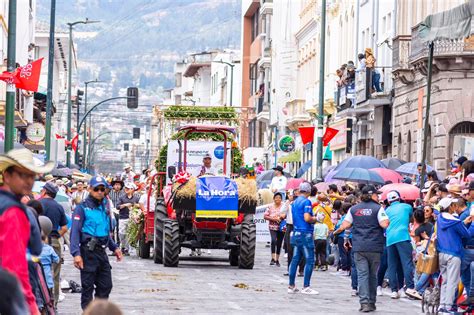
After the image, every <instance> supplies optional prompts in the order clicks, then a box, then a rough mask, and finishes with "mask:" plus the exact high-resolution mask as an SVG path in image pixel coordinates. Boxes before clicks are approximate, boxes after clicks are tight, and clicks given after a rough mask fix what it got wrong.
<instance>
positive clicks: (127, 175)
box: [120, 164, 136, 182]
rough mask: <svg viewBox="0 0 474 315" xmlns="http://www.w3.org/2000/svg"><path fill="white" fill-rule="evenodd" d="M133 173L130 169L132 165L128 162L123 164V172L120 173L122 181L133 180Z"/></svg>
mask: <svg viewBox="0 0 474 315" xmlns="http://www.w3.org/2000/svg"><path fill="white" fill-rule="evenodd" d="M135 175H136V174H135V173H134V172H133V171H132V167H131V166H130V164H125V166H124V167H123V172H122V175H121V176H120V178H121V179H122V180H123V181H124V182H133V178H134V177H135Z"/></svg>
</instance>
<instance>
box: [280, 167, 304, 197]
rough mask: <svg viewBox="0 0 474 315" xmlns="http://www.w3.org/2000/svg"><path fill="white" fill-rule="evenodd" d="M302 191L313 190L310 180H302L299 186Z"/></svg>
mask: <svg viewBox="0 0 474 315" xmlns="http://www.w3.org/2000/svg"><path fill="white" fill-rule="evenodd" d="M280 167H281V166H280ZM299 191H300V192H305V193H309V192H311V184H310V183H308V182H302V183H301V184H300V187H299Z"/></svg>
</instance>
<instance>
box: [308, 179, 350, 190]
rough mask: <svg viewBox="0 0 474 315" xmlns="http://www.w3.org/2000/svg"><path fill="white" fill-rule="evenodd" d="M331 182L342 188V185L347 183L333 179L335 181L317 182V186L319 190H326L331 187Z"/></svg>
mask: <svg viewBox="0 0 474 315" xmlns="http://www.w3.org/2000/svg"><path fill="white" fill-rule="evenodd" d="M331 184H335V185H336V186H337V188H338V189H339V190H340V189H341V188H342V186H344V185H345V184H346V183H345V182H344V181H342V180H337V179H333V181H332V182H330V183H326V182H321V183H317V184H316V185H315V186H316V188H317V189H318V191H322V192H326V191H327V190H328V189H329V185H331Z"/></svg>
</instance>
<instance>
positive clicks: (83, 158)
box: [78, 79, 104, 168]
mask: <svg viewBox="0 0 474 315" xmlns="http://www.w3.org/2000/svg"><path fill="white" fill-rule="evenodd" d="M101 82H104V81H99V80H98V79H95V80H92V81H86V82H84V85H85V89H84V114H85V113H87V87H88V85H89V84H91V83H101ZM89 121H90V119H89ZM78 125H79V124H78ZM90 137H91V135H89V138H90ZM86 153H87V120H86V121H84V136H83V138H82V168H85V167H86Z"/></svg>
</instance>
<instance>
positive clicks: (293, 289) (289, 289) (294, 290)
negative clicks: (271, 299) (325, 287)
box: [288, 287, 300, 294]
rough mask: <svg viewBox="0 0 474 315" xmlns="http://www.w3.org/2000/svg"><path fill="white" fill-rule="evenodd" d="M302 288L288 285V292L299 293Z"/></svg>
mask: <svg viewBox="0 0 474 315" xmlns="http://www.w3.org/2000/svg"><path fill="white" fill-rule="evenodd" d="M299 291H300V290H298V289H297V288H296V287H292V288H290V287H288V293H289V294H293V293H298V292H299Z"/></svg>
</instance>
